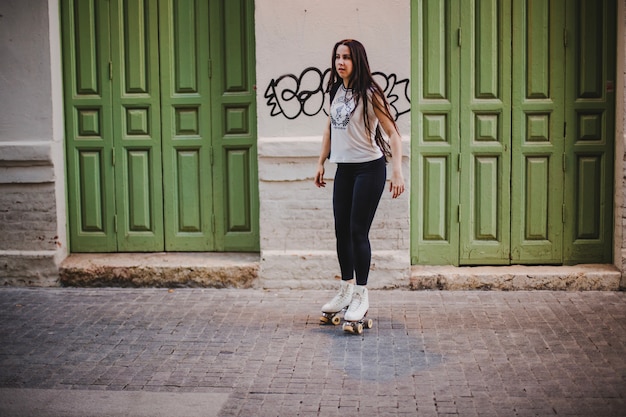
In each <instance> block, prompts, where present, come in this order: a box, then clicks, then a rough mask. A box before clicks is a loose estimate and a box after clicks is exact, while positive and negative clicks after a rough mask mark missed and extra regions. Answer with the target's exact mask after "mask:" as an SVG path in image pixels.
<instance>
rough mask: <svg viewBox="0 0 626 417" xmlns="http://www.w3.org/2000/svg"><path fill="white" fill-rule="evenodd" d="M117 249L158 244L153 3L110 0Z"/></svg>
mask: <svg viewBox="0 0 626 417" xmlns="http://www.w3.org/2000/svg"><path fill="white" fill-rule="evenodd" d="M110 3H111V18H110V22H111V32H110V36H111V60H112V69H113V74H112V80H111V85H112V91H113V94H112V107H113V129H114V130H113V137H114V141H115V167H114V168H115V191H116V211H117V239H118V248H117V250H118V251H121V252H154V251H162V250H163V249H164V234H163V188H162V179H161V175H162V168H161V115H160V111H159V109H160V106H161V97H160V86H159V50H158V47H159V45H158V38H159V27H158V13H159V11H158V9H157V4H156V2H155V1H152V0H124V1H122V0H110Z"/></svg>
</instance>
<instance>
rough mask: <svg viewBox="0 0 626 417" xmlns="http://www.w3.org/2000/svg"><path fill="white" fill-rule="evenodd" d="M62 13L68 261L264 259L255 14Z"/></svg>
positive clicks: (142, 8)
mask: <svg viewBox="0 0 626 417" xmlns="http://www.w3.org/2000/svg"><path fill="white" fill-rule="evenodd" d="M61 10H62V19H63V21H62V28H63V48H64V69H65V74H64V76H65V87H64V88H65V102H66V119H67V127H66V130H67V134H66V136H67V138H68V139H67V159H68V201H69V210H70V241H71V245H72V246H71V250H72V251H74V252H84V251H99V252H115V251H162V250H168V251H212V250H246V251H255V250H259V225H258V217H259V209H258V205H259V203H258V174H257V153H256V152H257V151H256V123H255V120H256V100H255V88H254V80H255V75H254V62H255V61H254V30H253V27H254V21H253V18H254V10H253V2H252V1H251V0H245V1H244V0H240V1H236V2H235V1H228V2H225V1H219V0H212V1H210V2H206V1H199V0H180V1H172V0H124V1H122V0H109V1H84V2H83V1H81V2H78V1H76V2H75V1H74V0H64V1H63V2H62V4H61ZM212 75H213V77H211V76H212ZM216 226H217V227H216Z"/></svg>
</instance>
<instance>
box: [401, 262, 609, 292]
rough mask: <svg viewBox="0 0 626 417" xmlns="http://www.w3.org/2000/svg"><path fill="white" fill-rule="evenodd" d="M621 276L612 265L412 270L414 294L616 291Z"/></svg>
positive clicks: (420, 268)
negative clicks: (421, 292) (420, 291)
mask: <svg viewBox="0 0 626 417" xmlns="http://www.w3.org/2000/svg"><path fill="white" fill-rule="evenodd" d="M620 280H621V273H620V271H619V270H618V269H617V268H616V267H615V266H614V265H606V264H586V265H574V266H549V265H541V266H524V265H511V266H474V267H454V266H424V265H419V266H417V265H414V266H412V267H411V282H410V287H411V289H414V290H503V291H516V290H524V291H527V290H551V291H555V290H569V291H617V290H619V289H620Z"/></svg>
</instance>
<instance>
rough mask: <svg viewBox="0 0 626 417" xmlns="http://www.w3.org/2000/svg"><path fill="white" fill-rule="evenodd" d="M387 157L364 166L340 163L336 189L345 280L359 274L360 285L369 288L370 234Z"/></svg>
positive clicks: (339, 254)
mask: <svg viewBox="0 0 626 417" xmlns="http://www.w3.org/2000/svg"><path fill="white" fill-rule="evenodd" d="M386 179H387V168H386V164H385V158H384V157H383V158H380V159H377V160H375V161H371V162H363V163H340V164H337V172H336V174H335V184H334V188H333V212H334V214H335V237H336V238H337V257H338V258H339V267H340V268H341V278H342V279H343V280H350V279H352V278H353V275H354V274H356V283H357V285H366V284H367V278H368V275H369V270H370V263H371V260H372V249H371V247H370V240H369V231H370V226H371V225H372V221H373V220H374V214H376V208H377V207H378V202H379V201H380V197H381V196H382V193H383V190H384V188H385V181H386Z"/></svg>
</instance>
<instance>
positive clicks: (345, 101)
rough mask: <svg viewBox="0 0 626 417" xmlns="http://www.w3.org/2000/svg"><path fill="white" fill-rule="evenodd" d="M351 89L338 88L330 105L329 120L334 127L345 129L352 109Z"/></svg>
mask: <svg viewBox="0 0 626 417" xmlns="http://www.w3.org/2000/svg"><path fill="white" fill-rule="evenodd" d="M353 98H354V97H353V96H352V90H346V89H344V88H340V89H339V91H338V94H337V97H335V101H334V102H333V105H332V106H331V107H332V109H331V112H330V120H331V123H332V125H333V127H334V128H335V129H345V128H346V127H347V126H348V123H350V115H351V114H352V112H353V111H354V99H353Z"/></svg>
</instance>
